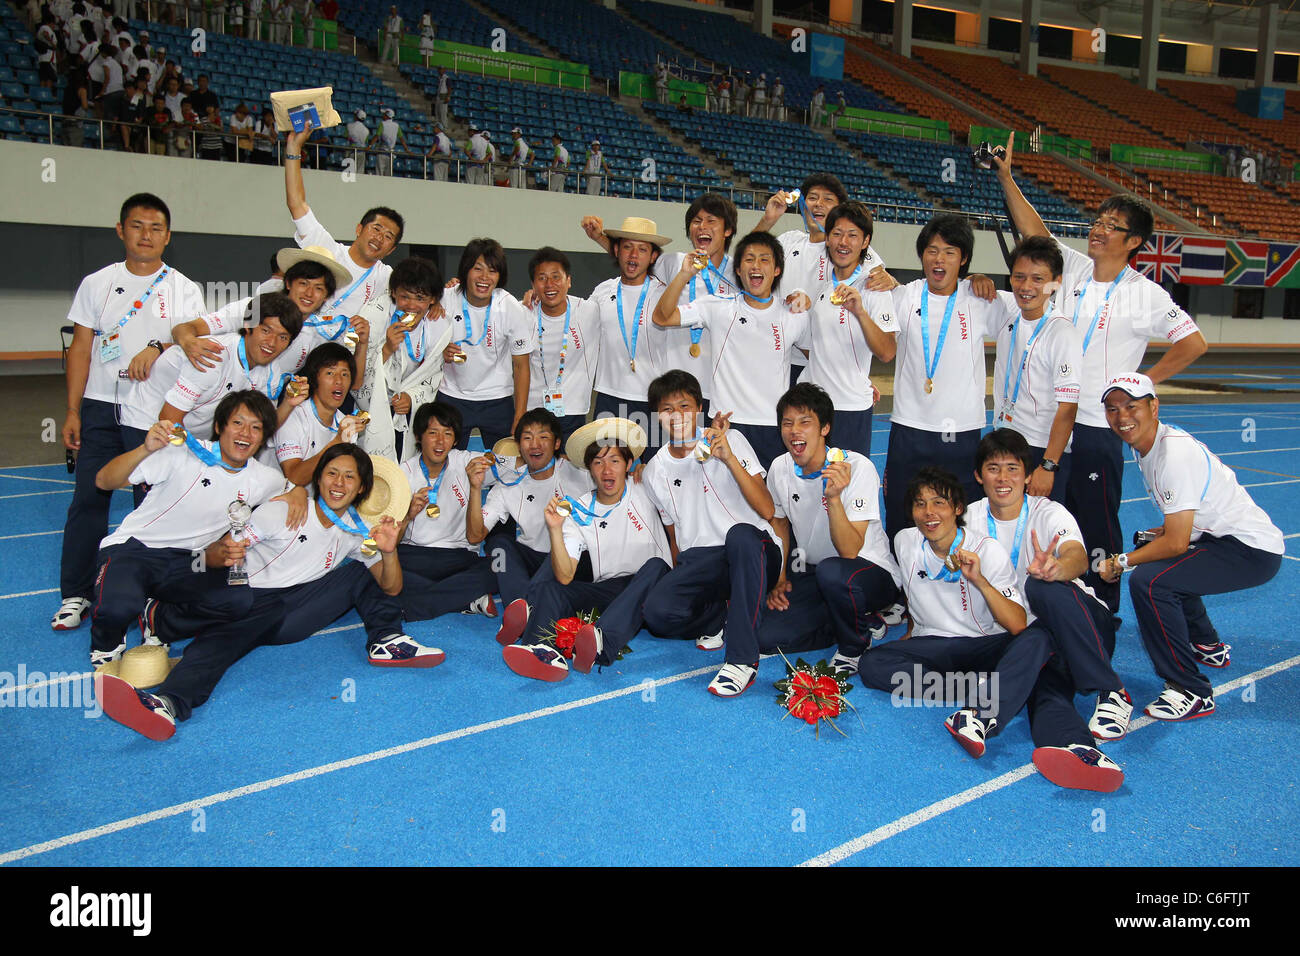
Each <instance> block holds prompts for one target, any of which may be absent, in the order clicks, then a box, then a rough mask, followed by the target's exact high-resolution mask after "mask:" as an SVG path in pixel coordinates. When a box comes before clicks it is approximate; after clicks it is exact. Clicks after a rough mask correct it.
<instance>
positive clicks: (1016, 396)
mask: <svg viewBox="0 0 1300 956" xmlns="http://www.w3.org/2000/svg"><path fill="white" fill-rule="evenodd" d="M1051 317H1052V314H1051V312H1047V313H1045V314H1044V315H1043V316H1042V318H1040V319H1039V320H1038V324H1037V325H1035V326H1034V333H1033V335H1031V336H1029V341H1028V342H1026V343H1025V352H1024V355H1022V356H1021V358H1020V370H1019V371H1018V372H1016V388H1015V391H1013V392H1012V393H1011V407H1012V408H1015V407H1016V402H1018V401H1020V379H1021V378H1022V377H1023V376H1024V374H1025V368H1026V366H1028V365H1029V353H1030V352H1031V351H1032V350H1033V348H1034V340H1035V339H1037V338H1038V336H1039V334H1040V333H1041V332H1042V331H1043V329H1045V328H1047V323H1048V320H1050V319H1051ZM1023 318H1024V316H1023V315H1018V316H1016V321H1015V324H1014V325H1012V326H1011V345H1010V346H1009V347H1008V348H1007V369H1006V371H1007V374H1006V377H1005V378H1004V379H1003V380H1002V409H1005V408H1006V407H1007V389H1008V388H1009V387H1010V385H1011V356H1012V355H1014V354H1015V352H1016V336H1017V335H1019V334H1020V320H1021V319H1023ZM1002 409H999V411H998V416H999V417H1004V413H1003V410H1002ZM1005 417H1006V418H1007V421H1010V420H1011V419H1010V416H1005Z"/></svg>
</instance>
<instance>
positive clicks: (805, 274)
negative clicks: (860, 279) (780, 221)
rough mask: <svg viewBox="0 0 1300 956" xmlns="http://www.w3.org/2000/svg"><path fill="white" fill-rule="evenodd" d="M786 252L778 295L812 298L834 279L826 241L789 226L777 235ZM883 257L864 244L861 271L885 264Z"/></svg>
mask: <svg viewBox="0 0 1300 956" xmlns="http://www.w3.org/2000/svg"><path fill="white" fill-rule="evenodd" d="M776 241H777V242H779V243H781V248H782V249H783V250H784V251H785V267H784V269H782V271H781V295H782V296H787V295H789V294H790V293H792V292H806V293H808V298H810V299H815V298H816V297H817V293H818V291H819V290H820V289H821V287H822V286H824V285H826V284H827V283H829V282H832V281H834V278H833V277H834V274H835V266H834V264H833V263H832V262H831V259H830V256H828V255H826V240H825V239H823V240H821V241H820V242H813V241H812V240H811V239H810V238H808V233H806V232H805V231H804V230H802V229H790V230H788V231H786V232H783V233H781V235H779V236H777V238H776ZM884 265H885V260H884V259H882V258H881V257H880V256H879V255H877V254H876V250H874V249H872V248H871V247H870V246H869V245H868V246H867V256H866V258H865V259H863V260H862V273H863V275H866V274H868V273H869V272H871V271H872V270H873V269H875V268H876V266H880V267H882V268H883V267H884Z"/></svg>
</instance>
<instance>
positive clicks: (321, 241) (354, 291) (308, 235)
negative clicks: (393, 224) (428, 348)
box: [293, 209, 393, 315]
mask: <svg viewBox="0 0 1300 956" xmlns="http://www.w3.org/2000/svg"><path fill="white" fill-rule="evenodd" d="M293 228H294V234H293V241H294V242H296V243H298V246H299V247H300V248H303V249H306V248H307V247H308V246H323V247H324V248H326V249H328V250H330V252H332V253H333V254H334V259H335V261H336V262H339V263H341V264H342V265H343V267H344V268H345V269H347V270H348V272H349V273H350V274H351V276H352V278H351V280H350V281H349V282H348V284H347V285H346V286H344V287H343V288H341V289H335V290H334V297H333V298H331V299H330V300H329V301H328V302H326V303H325V307H324V308H323V309H321V314H322V315H357V314H358V313H360V311H361V307H362V306H363V305H365V304H366V303H367V302H369V301H370V300H371V299H377V298H379V297H380V296H382V295H386V294H387V292H388V278H389V276H391V275H392V274H393V267H392V266H390V265H388V264H387V263H383V262H376V263H375V264H374V265H373V266H371V267H370V268H369V270H368V274H367V269H366V267H364V266H359V265H357V264H356V263H355V262H353V261H352V256H351V254H350V253H349V252H348V247H347V246H345V245H344V244H343V243H341V242H335V241H334V237H333V236H331V235H330V234H329V231H328V230H327V229H326V228H325V227H324V226H322V225H321V224H320V222H319V221H318V220H317V219H316V214H315V213H313V212H312V211H311V210H310V209H308V210H307V212H306V214H305V215H303V217H302V218H301V219H295V220H294V221H293ZM363 275H364V276H365V280H364V281H361V282H358V281H357V280H358V279H360V278H361V277H362V276H363ZM349 289H351V291H350V292H349ZM345 292H347V293H348V295H347V296H346V297H345V296H344V295H343V294H344V293H345Z"/></svg>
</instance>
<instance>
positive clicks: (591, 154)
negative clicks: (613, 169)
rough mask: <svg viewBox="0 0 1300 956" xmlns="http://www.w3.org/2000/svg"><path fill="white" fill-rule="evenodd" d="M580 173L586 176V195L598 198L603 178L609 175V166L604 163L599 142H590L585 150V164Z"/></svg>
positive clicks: (594, 140)
mask: <svg viewBox="0 0 1300 956" xmlns="http://www.w3.org/2000/svg"><path fill="white" fill-rule="evenodd" d="M582 171H583V172H584V173H586V174H587V195H588V196H599V195H600V194H601V187H602V186H603V185H604V182H605V177H606V176H608V175H609V165H608V164H607V163H606V162H605V154H604V153H603V152H601V149H600V140H598V139H593V140H592V141H591V146H590V147H588V149H587V162H586V165H584V166H583V168H582Z"/></svg>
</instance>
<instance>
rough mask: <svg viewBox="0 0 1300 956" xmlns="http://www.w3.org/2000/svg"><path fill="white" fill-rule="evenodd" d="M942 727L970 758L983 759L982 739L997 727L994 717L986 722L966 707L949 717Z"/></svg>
mask: <svg viewBox="0 0 1300 956" xmlns="http://www.w3.org/2000/svg"><path fill="white" fill-rule="evenodd" d="M943 725H944V726H945V727H947V728H948V733H950V734H952V735H953V738H954V739H955V740H956V741H957V743H959V744H961V746H962V749H963V750H965V751H966V752H967V753H968V754H970V755H971V756H972V757H983V756H984V738H986V737H987V736H988V735H989V733H990V732H991V731H992V730H993V728H994V727H996V726H997V725H998V721H997V718H996V717H989V718H988V719H987V720H985V719H982V718H980V717H977V716H976V715H975V711H974V710H972V709H970V708H969V707H967V708H964V709H962V710H959V711H957V712H956V713H955V714H952V715H950V716H949V717H948V719H947V720H945V721H944V722H943Z"/></svg>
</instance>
